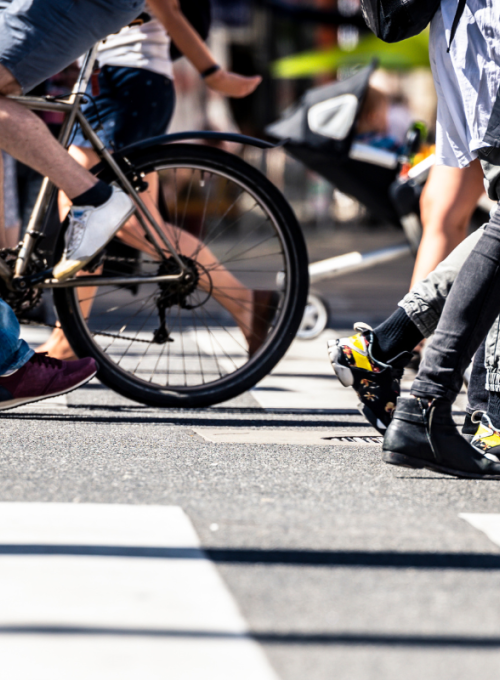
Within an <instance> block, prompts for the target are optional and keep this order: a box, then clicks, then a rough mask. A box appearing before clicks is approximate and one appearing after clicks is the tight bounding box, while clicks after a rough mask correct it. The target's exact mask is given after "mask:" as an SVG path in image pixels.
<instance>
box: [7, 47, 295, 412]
mask: <svg viewBox="0 0 500 680" xmlns="http://www.w3.org/2000/svg"><path fill="white" fill-rule="evenodd" d="M96 55H97V46H94V47H93V48H92V49H91V50H89V51H88V52H87V54H86V55H85V57H84V59H83V63H82V67H81V70H80V74H79V77H78V79H77V82H76V84H75V86H74V88H73V90H72V92H71V94H70V95H68V96H65V97H45V98H38V97H29V96H24V97H14V99H15V100H16V101H17V102H19V103H21V104H23V105H24V106H27V107H28V108H30V109H32V110H39V111H58V112H62V113H64V114H65V121H64V123H63V126H62V129H61V132H60V135H59V141H60V142H61V144H62V145H63V146H65V147H66V148H67V147H68V146H69V145H70V139H71V132H72V130H73V129H74V126H75V125H76V124H79V125H80V126H81V129H82V131H83V133H84V135H85V136H86V138H87V139H88V140H89V141H90V143H91V144H92V147H93V148H94V150H95V151H96V152H97V154H98V155H99V157H100V159H101V162H100V163H99V164H98V165H97V166H95V167H94V168H93V172H94V173H95V174H96V176H98V177H99V178H101V179H103V180H105V181H107V182H109V183H111V182H116V183H117V184H118V185H119V186H121V187H122V189H123V190H124V191H126V192H127V193H128V194H129V195H130V197H131V198H132V200H133V201H134V204H135V206H136V212H135V216H136V218H137V220H138V222H139V224H140V227H141V229H142V231H143V238H144V240H145V242H146V243H147V244H148V249H149V255H146V254H144V253H139V254H138V253H137V251H135V250H133V249H131V248H130V247H128V246H124V245H123V244H120V241H119V239H116V238H115V239H114V240H113V241H112V242H111V244H110V245H109V246H108V247H107V248H106V249H105V250H104V251H103V252H102V253H101V254H100V255H99V256H97V258H95V259H94V261H93V262H92V263H90V265H87V267H86V268H85V272H84V273H85V275H83V276H75V277H73V278H71V279H68V280H65V281H64V282H58V281H57V280H55V279H53V278H52V276H51V272H52V266H53V265H54V264H55V262H57V261H58V259H59V258H60V256H61V254H62V252H63V249H64V233H65V229H66V223H63V224H62V225H61V223H60V221H59V218H58V213H57V189H56V187H54V186H53V185H52V184H51V183H50V182H49V180H48V179H47V178H45V179H44V181H43V183H42V187H41V189H40V193H39V196H38V199H37V202H36V204H35V207H34V209H33V213H32V215H31V219H30V221H29V224H28V229H27V232H26V234H25V236H24V239H23V241H22V242H21V243H20V244H19V246H18V247H17V248H16V249H12V250H3V251H0V295H1V297H2V298H3V299H5V301H6V302H8V303H9V304H10V305H11V306H12V307H13V309H14V311H15V312H16V314H17V315H18V316H19V317H20V318H21V320H22V317H23V315H25V314H26V312H27V311H29V310H31V309H32V308H33V307H35V306H36V304H37V303H38V302H39V300H40V298H41V295H42V292H43V291H44V290H46V289H51V290H52V292H53V299H54V305H55V308H56V311H57V315H58V318H59V322H60V324H61V326H62V329H63V331H64V333H65V334H66V337H67V338H68V340H69V342H70V344H71V346H72V348H73V350H74V351H75V353H76V354H77V355H78V356H92V357H94V358H95V359H96V360H97V362H98V364H99V372H98V374H97V377H98V378H99V380H101V382H102V383H104V384H105V385H107V386H108V387H110V388H111V389H113V390H115V391H116V392H118V393H120V394H122V395H124V396H125V397H128V398H130V399H133V400H135V401H138V402H141V403H143V404H146V405H150V406H157V407H203V406H210V405H212V404H215V403H218V402H221V401H226V400H228V399H231V398H233V397H235V396H237V395H239V394H241V393H242V392H244V391H246V390H248V389H249V388H251V387H253V386H254V385H255V384H256V383H257V382H258V381H259V380H261V379H262V378H263V377H264V376H265V375H267V374H268V373H269V372H270V371H271V370H272V368H273V367H274V366H275V365H276V363H277V362H278V361H279V360H280V359H281V357H282V356H283V355H284V353H285V352H286V350H287V349H288V347H289V345H290V344H291V342H292V340H293V339H294V337H295V334H296V331H297V329H298V327H299V325H300V321H301V318H302V314H303V311H304V307H305V303H306V298H307V291H308V268H307V252H306V246H305V242H304V239H303V236H302V232H301V230H300V227H299V225H298V223H297V220H296V218H295V215H294V213H293V211H292V209H291V208H290V206H289V204H288V203H287V201H286V200H285V199H284V197H283V196H282V195H281V193H280V192H279V191H278V190H277V188H276V187H275V186H274V185H273V184H271V182H269V180H267V178H266V177H265V176H264V175H262V174H261V173H260V172H259V171H258V170H256V169H255V168H254V167H252V166H250V165H248V164H247V163H245V162H244V161H243V160H242V159H240V158H238V157H237V156H235V155H232V154H230V153H227V152H225V151H223V150H221V149H218V148H212V147H211V146H206V145H199V144H192V143H189V144H186V143H182V142H187V141H189V142H191V141H192V140H194V139H197V140H208V141H210V142H212V143H213V142H218V143H219V142H221V141H230V142H237V143H240V144H252V145H254V146H258V147H260V148H268V147H271V146H272V145H271V144H268V143H267V142H264V141H261V140H257V139H253V138H249V137H246V136H244V135H236V134H224V133H213V132H186V133H177V134H173V135H164V136H162V137H156V138H151V139H149V140H146V141H144V142H140V143H137V144H134V145H131V146H129V147H126V148H123V149H120V150H119V151H115V152H113V153H110V151H108V150H107V149H106V147H105V145H104V144H103V143H102V142H101V140H100V139H99V137H98V136H97V134H96V132H95V131H94V130H93V129H92V127H91V126H90V124H89V123H88V121H87V119H86V118H85V116H84V115H83V114H82V112H81V110H80V106H81V103H82V101H83V98H84V97H85V96H86V95H85V94H84V93H85V90H86V88H87V84H88V82H89V80H90V78H91V76H92V73H93V72H94V69H95V67H96V62H97V59H96ZM173 142H176V143H175V144H174V143H173ZM152 172H155V173H158V174H159V177H160V192H159V194H160V195H159V197H158V209H159V213H160V214H161V215H162V217H163V219H164V224H163V225H160V223H159V219H158V217H155V216H154V215H153V214H152V212H151V211H150V210H149V209H148V208H147V206H146V205H145V203H144V201H143V199H142V198H141V193H142V192H143V191H145V190H146V189H147V183H146V182H145V180H144V177H145V176H146V175H147V174H149V173H152ZM185 233H189V234H191V236H192V237H193V238H194V239H195V241H196V242H197V243H198V246H197V247H196V248H195V249H194V250H192V249H191V252H182V249H181V248H180V247H179V242H180V241H181V240H182V234H185ZM193 238H192V239H191V243H192V242H193ZM151 252H153V253H154V255H152V254H151ZM207 253H210V255H211V256H212V257H213V260H212V264H210V262H207V257H208V255H207ZM223 274H228V275H230V276H232V279H231V280H232V281H236V282H238V285H240V284H241V286H243V287H245V289H247V290H249V291H252V295H253V299H254V300H255V299H256V295H257V293H256V292H255V291H266V294H269V299H271V298H272V299H273V304H272V305H270V316H269V318H267V319H266V323H267V327H268V333H267V335H266V336H265V338H264V340H263V343H262V345H261V346H260V347H259V348H257V350H256V351H255V352H254V353H252V354H250V352H249V349H248V347H247V346H246V342H245V335H244V331H245V328H244V326H241V325H240V326H238V325H237V324H235V323H234V322H233V321H232V318H231V317H230V315H229V314H228V312H227V309H228V308H231V306H232V308H235V305H237V304H238V299H237V298H236V297H235V295H236V293H235V292H232V290H233V289H234V288H235V286H233V287H231V286H226V287H222V286H220V285H217V282H218V281H219V280H220V277H221V275H223ZM85 289H86V290H88V291H89V294H88V297H83V298H82V297H81V295H82V294H84V293H82V292H80V293H79V292H78V291H84V290H85ZM262 294H264V293H262ZM85 301H87V302H88V301H90V303H93V304H92V306H91V309H90V311H89V310H88V309H87V308H86V313H84V312H83V311H82V303H84V302H85ZM87 307H88V305H87ZM253 309H254V311H255V306H254V307H253ZM267 327H266V328H267Z"/></svg>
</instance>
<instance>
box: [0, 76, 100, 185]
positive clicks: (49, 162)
mask: <svg viewBox="0 0 500 680" xmlns="http://www.w3.org/2000/svg"><path fill="white" fill-rule="evenodd" d="M8 94H20V87H19V84H18V83H17V81H16V80H15V79H14V77H13V76H12V74H11V73H10V71H8V70H7V69H6V68H5V67H4V66H2V65H1V64H0V148H1V149H4V150H5V151H7V153H10V155H11V156H14V158H17V160H19V161H21V162H22V163H25V164H26V165H29V166H30V167H31V168H33V169H34V170H37V171H38V172H39V173H40V174H42V175H44V176H46V177H48V178H49V179H50V180H51V181H52V182H53V183H54V184H55V185H56V186H57V187H59V188H60V189H62V190H63V191H64V193H65V194H66V195H67V196H69V197H70V198H74V197H75V196H78V195H79V194H82V193H83V192H84V191H87V189H90V188H91V187H93V186H94V184H96V182H97V180H96V178H95V177H94V176H93V175H91V174H90V173H89V172H88V170H86V169H85V168H84V167H83V166H81V165H79V164H78V163H77V162H76V161H75V160H74V159H73V158H71V156H70V155H69V154H68V153H67V151H66V150H65V149H64V148H63V147H62V146H61V145H60V144H59V142H58V141H57V140H56V139H54V137H53V136H52V135H51V133H50V131H49V129H48V128H47V126H46V125H45V124H44V123H43V122H42V120H41V119H40V118H39V117H38V116H36V115H35V114H34V113H33V112H32V111H29V110H28V109H26V108H25V107H24V106H21V104H18V103H17V102H15V101H12V100H10V99H7V98H6V97H5V96H2V95H8Z"/></svg>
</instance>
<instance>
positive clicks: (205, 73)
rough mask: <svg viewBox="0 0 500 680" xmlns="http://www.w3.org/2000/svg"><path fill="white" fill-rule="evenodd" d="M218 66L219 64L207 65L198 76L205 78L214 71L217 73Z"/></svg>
mask: <svg viewBox="0 0 500 680" xmlns="http://www.w3.org/2000/svg"><path fill="white" fill-rule="evenodd" d="M220 68H221V67H220V66H219V64H213V65H212V66H209V67H208V68H206V69H205V70H204V71H202V72H201V73H200V77H201V78H202V79H203V80H205V79H206V78H209V77H210V76H213V74H214V73H217V71H220Z"/></svg>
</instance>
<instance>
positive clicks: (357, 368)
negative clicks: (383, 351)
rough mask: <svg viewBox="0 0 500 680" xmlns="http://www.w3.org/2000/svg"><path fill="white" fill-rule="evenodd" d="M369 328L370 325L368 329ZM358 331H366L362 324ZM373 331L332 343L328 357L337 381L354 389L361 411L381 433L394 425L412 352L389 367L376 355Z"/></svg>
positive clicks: (396, 358)
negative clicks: (397, 402) (404, 374)
mask: <svg viewBox="0 0 500 680" xmlns="http://www.w3.org/2000/svg"><path fill="white" fill-rule="evenodd" d="M364 327H365V328H366V326H364ZM354 328H355V330H357V329H360V328H363V326H361V324H359V325H358V324H356V325H355V326H354ZM373 339H374V336H373V332H372V331H371V330H363V331H362V332H361V333H357V334H356V335H351V337H350V338H340V340H329V341H328V354H329V356H330V361H331V363H332V366H333V370H334V371H335V373H336V375H337V378H338V379H339V380H340V382H341V383H342V385H344V387H352V388H353V389H354V390H355V391H356V394H357V395H358V397H359V399H360V401H361V403H360V404H359V406H358V408H359V410H360V411H361V413H362V414H363V415H364V417H365V418H366V419H367V420H368V422H369V423H370V425H372V426H373V427H374V428H375V429H376V430H378V431H379V432H380V434H384V432H385V431H386V429H387V426H388V425H389V423H390V422H391V419H392V414H393V411H394V409H395V408H396V400H397V398H398V397H399V395H400V392H401V388H400V382H401V378H402V376H403V371H404V367H405V365H406V364H407V363H408V361H409V360H410V359H411V356H412V354H411V352H402V353H401V354H399V355H398V356H397V357H394V359H391V361H390V362H388V363H387V364H384V363H382V362H381V361H377V360H376V359H375V358H374V357H373V354H372V348H373Z"/></svg>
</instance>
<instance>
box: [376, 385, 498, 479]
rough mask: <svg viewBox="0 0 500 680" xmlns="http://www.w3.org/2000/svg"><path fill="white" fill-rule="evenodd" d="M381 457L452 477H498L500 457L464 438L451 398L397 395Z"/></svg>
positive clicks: (387, 460)
mask: <svg viewBox="0 0 500 680" xmlns="http://www.w3.org/2000/svg"><path fill="white" fill-rule="evenodd" d="M382 448H383V451H382V460H383V461H385V462H386V463H389V464H390V465H399V466H401V467H408V468H416V469H423V468H425V469H427V470H432V471H434V472H442V473H444V474H447V475H454V476H455V477H467V478H471V479H500V461H499V460H498V458H497V457H496V456H495V455H492V454H483V453H482V451H478V450H477V448H475V447H474V446H472V445H471V444H469V443H468V442H466V441H465V439H464V438H463V437H462V436H461V435H460V433H459V432H458V430H457V428H456V426H455V423H454V422H453V418H452V417H451V404H450V402H447V401H443V400H441V399H434V400H433V401H431V403H430V404H429V403H428V402H427V401H426V400H424V399H414V398H411V399H401V398H399V399H398V405H397V408H396V410H395V412H394V417H393V419H392V422H391V424H390V425H389V427H388V428H387V432H386V433H385V437H384V443H383V447H382Z"/></svg>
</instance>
